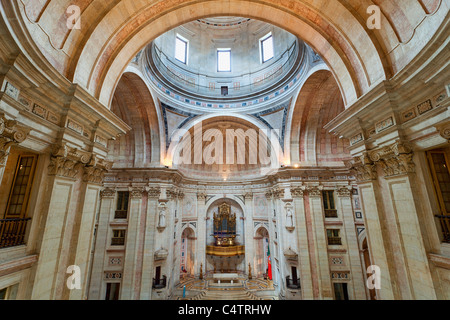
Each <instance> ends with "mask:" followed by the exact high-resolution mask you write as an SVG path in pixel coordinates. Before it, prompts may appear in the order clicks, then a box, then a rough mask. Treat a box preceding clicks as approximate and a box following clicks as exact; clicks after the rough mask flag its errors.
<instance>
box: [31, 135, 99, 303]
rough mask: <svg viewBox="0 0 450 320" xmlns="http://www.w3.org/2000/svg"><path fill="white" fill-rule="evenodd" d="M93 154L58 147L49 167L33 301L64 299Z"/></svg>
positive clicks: (65, 146)
mask: <svg viewBox="0 0 450 320" xmlns="http://www.w3.org/2000/svg"><path fill="white" fill-rule="evenodd" d="M91 156H92V155H91V154H90V153H88V152H85V151H81V150H78V149H76V148H70V147H68V146H67V145H66V144H64V143H63V144H60V145H56V146H55V148H54V150H53V152H52V155H51V158H50V165H49V167H48V173H49V179H48V180H47V187H46V188H47V189H46V191H45V195H46V198H47V199H48V200H47V202H46V204H45V207H44V208H43V216H42V220H41V221H42V225H41V228H42V229H43V230H44V232H43V234H42V236H41V237H42V238H41V239H40V246H39V248H40V249H39V261H38V263H37V267H36V273H35V282H34V286H33V293H32V299H38V300H39V299H45V300H47V299H61V298H62V294H63V292H64V286H65V281H66V278H67V267H68V266H69V263H70V256H71V254H72V251H73V247H72V244H71V239H72V236H73V221H74V219H75V216H76V210H77V206H78V203H79V187H80V183H81V179H80V173H81V171H82V168H83V167H84V166H85V165H86V164H87V163H88V162H89V161H90V159H91Z"/></svg>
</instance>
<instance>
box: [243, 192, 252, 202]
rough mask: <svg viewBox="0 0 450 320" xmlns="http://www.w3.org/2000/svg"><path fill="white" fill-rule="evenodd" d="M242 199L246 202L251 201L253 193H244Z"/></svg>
mask: <svg viewBox="0 0 450 320" xmlns="http://www.w3.org/2000/svg"><path fill="white" fill-rule="evenodd" d="M244 199H245V201H247V200H252V199H253V193H251V192H246V193H245V194H244Z"/></svg>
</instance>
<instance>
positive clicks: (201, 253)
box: [195, 192, 207, 276]
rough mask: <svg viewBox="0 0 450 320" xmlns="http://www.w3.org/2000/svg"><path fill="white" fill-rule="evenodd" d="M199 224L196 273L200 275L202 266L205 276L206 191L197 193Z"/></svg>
mask: <svg viewBox="0 0 450 320" xmlns="http://www.w3.org/2000/svg"><path fill="white" fill-rule="evenodd" d="M197 219H198V220H197V225H198V237H197V241H196V243H197V248H196V257H195V258H196V263H195V270H196V275H200V268H201V267H202V273H203V276H204V275H205V273H206V272H207V270H206V193H205V192H199V193H197Z"/></svg>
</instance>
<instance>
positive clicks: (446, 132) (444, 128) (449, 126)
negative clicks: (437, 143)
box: [436, 122, 450, 141]
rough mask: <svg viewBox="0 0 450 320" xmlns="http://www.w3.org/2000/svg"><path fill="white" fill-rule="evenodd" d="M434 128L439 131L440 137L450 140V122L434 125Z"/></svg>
mask: <svg viewBox="0 0 450 320" xmlns="http://www.w3.org/2000/svg"><path fill="white" fill-rule="evenodd" d="M436 129H437V130H438V131H439V134H440V135H441V137H442V138H444V139H446V140H447V141H450V122H448V123H446V124H444V125H440V126H436Z"/></svg>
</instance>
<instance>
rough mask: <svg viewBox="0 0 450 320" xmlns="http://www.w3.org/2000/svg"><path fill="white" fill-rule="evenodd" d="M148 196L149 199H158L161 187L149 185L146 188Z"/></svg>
mask: <svg viewBox="0 0 450 320" xmlns="http://www.w3.org/2000/svg"><path fill="white" fill-rule="evenodd" d="M147 194H148V197H149V198H151V199H159V197H160V195H161V188H159V187H150V188H148V189H147Z"/></svg>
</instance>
